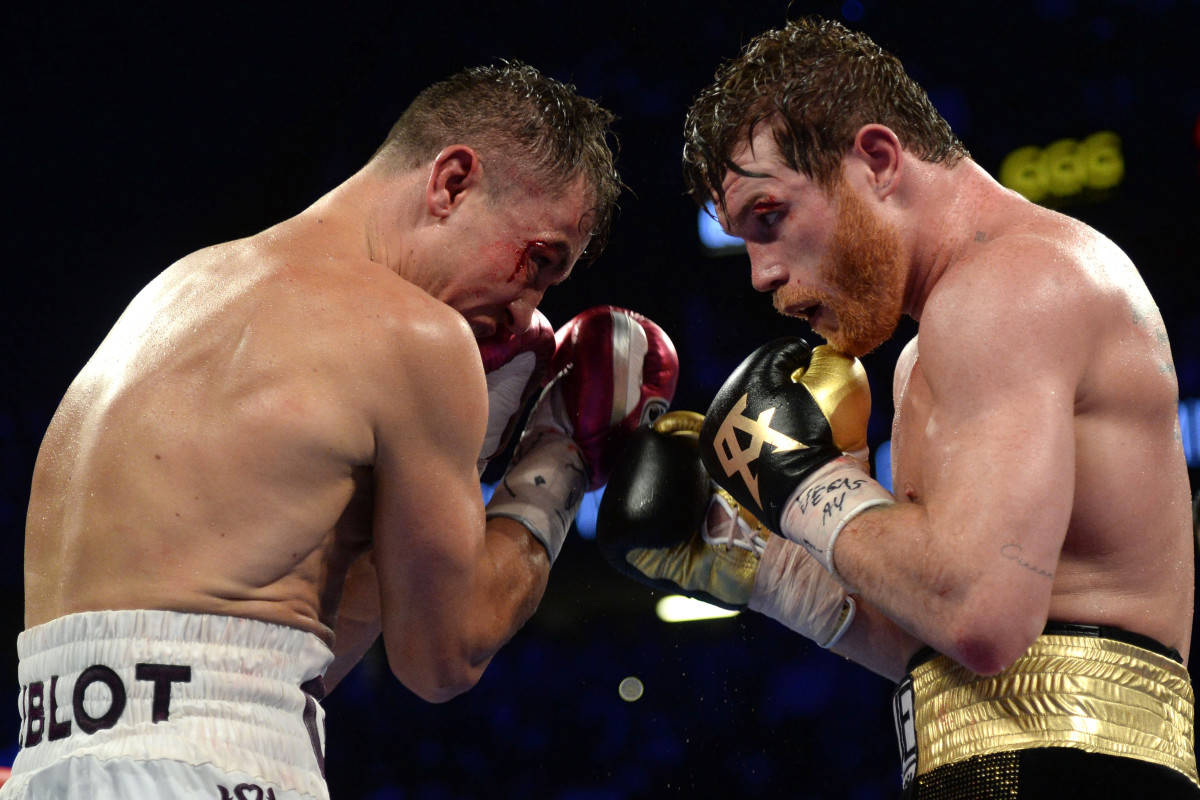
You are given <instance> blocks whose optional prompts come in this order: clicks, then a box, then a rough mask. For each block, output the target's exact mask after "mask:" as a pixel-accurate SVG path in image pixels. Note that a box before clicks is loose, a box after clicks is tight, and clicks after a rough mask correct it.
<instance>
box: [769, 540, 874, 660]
mask: <svg viewBox="0 0 1200 800" xmlns="http://www.w3.org/2000/svg"><path fill="white" fill-rule="evenodd" d="M747 605H748V606H749V607H750V608H751V609H752V610H754V611H757V612H759V613H760V614H763V615H764V616H767V617H770V618H771V619H773V620H775V621H777V622H780V623H782V624H783V625H784V626H785V627H787V628H788V629H790V630H793V631H796V632H797V633H799V634H801V635H802V636H807V637H808V638H809V639H812V640H813V641H814V642H816V643H817V644H818V645H819V646H821V647H824V648H826V649H828V648H830V647H833V646H834V645H835V644H837V642H838V640H839V639H841V638H842V635H843V634H845V632H846V630H847V629H848V628H849V627H850V623H851V622H853V621H854V610H855V604H854V598H852V597H850V595H848V594H847V593H846V591H845V589H843V588H842V587H841V585H840V584H839V583H838V582H837V581H836V580H834V579H833V577H832V576H831V575H830V574H829V573H828V572H826V571H825V570H824V569H823V568H822V566H821V564H819V563H818V562H817V561H816V560H814V559H813V558H812V557H811V556H809V555H808V553H807V552H805V550H804V549H803V548H801V547H798V546H796V544H795V543H793V542H790V541H788V540H787V539H784V538H782V537H779V536H772V537H771V539H770V541H768V542H767V547H766V550H764V552H763V556H762V561H761V562H760V564H759V567H758V573H757V574H756V575H755V579H754V588H753V589H752V590H751V592H750V601H749V602H748V603H747Z"/></svg>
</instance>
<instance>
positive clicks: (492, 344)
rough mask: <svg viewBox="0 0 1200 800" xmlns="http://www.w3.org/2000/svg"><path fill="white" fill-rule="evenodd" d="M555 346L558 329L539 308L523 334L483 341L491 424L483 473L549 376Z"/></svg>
mask: <svg viewBox="0 0 1200 800" xmlns="http://www.w3.org/2000/svg"><path fill="white" fill-rule="evenodd" d="M554 346H555V342H554V328H552V327H551V326H550V320H548V319H546V315H545V314H543V313H542V312H541V311H537V310H536V309H535V310H534V312H533V320H532V321H531V322H530V324H529V327H528V328H527V329H525V330H524V331H522V332H521V333H510V332H508V331H504V332H502V333H498V334H496V335H494V336H489V337H488V338H487V339H480V340H479V355H480V356H481V357H482V358H483V371H484V373H486V375H487V387H488V424H487V435H486V436H485V437H484V440H483V447H482V448H481V449H480V451H479V464H478V466H479V474H480V475H482V474H483V471H484V469H485V468H486V467H487V465H488V462H489V461H491V460H492V459H493V458H495V457H496V456H498V455H500V453H502V452H503V451H504V448H505V446H507V444H508V441H509V439H510V438H512V435H513V432H514V431H515V430H516V427H517V422H518V421H520V418H521V411H522V410H523V409H524V408H525V404H526V403H527V402H528V401H529V398H530V397H532V396H533V393H534V391H535V390H536V389H538V388H539V387H540V386H541V384H542V381H543V379H544V378H545V377H546V371H547V368H548V367H549V366H550V360H551V359H552V358H553V357H554Z"/></svg>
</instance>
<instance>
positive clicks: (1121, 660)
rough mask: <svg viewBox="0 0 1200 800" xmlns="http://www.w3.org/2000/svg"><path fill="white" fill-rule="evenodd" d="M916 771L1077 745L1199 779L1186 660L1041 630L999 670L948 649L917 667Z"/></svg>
mask: <svg viewBox="0 0 1200 800" xmlns="http://www.w3.org/2000/svg"><path fill="white" fill-rule="evenodd" d="M911 676H912V690H913V698H914V703H913V709H914V717H915V720H914V721H915V725H916V739H917V774H919V775H924V774H926V773H928V772H931V771H932V770H934V769H937V768H938V767H940V766H944V765H946V764H951V763H954V762H957V761H961V760H963V759H965V758H970V757H972V756H979V755H987V754H989V753H999V752H1006V751H1012V750H1023V749H1028V748H1034V747H1070V748H1075V749H1078V750H1084V751H1087V752H1089V753H1103V754H1108V755H1114V756H1124V757H1127V758H1137V759H1141V760H1143V761H1150V762H1153V763H1155V764H1161V765H1163V766H1166V767H1169V768H1171V769H1174V770H1177V771H1179V772H1182V773H1183V774H1185V775H1187V776H1188V777H1189V778H1190V779H1191V780H1192V782H1193V783H1196V784H1198V785H1200V778H1198V777H1197V774H1196V756H1195V751H1194V749H1193V736H1194V734H1193V715H1194V698H1193V694H1192V685H1191V682H1190V680H1189V678H1188V673H1187V670H1186V669H1185V668H1184V667H1183V665H1182V664H1179V663H1177V662H1175V661H1172V660H1171V659H1169V658H1166V657H1165V656H1161V655H1159V654H1157V653H1154V652H1151V651H1149V650H1144V649H1142V648H1140V647H1135V646H1133V645H1130V644H1125V643H1124V642H1118V641H1114V640H1112V639H1103V638H1092V637H1086V636H1045V635H1043V636H1041V637H1039V638H1038V639H1037V641H1036V642H1034V644H1033V646H1032V647H1031V648H1030V649H1029V651H1028V652H1027V653H1026V654H1025V655H1024V656H1022V657H1021V658H1020V659H1018V660H1017V662H1016V663H1015V664H1013V665H1012V666H1011V667H1009V668H1008V669H1007V670H1005V671H1004V672H1002V673H1000V674H998V675H990V676H983V675H976V674H975V673H973V672H970V671H969V670H967V669H964V668H963V667H961V666H959V665H958V664H956V663H955V662H953V661H951V660H950V659H949V658H946V657H945V656H941V655H939V656H935V657H934V658H932V659H930V660H929V661H927V662H925V663H924V664H921V665H920V666H918V667H916V668H915V669H914V670H913V671H912V673H911Z"/></svg>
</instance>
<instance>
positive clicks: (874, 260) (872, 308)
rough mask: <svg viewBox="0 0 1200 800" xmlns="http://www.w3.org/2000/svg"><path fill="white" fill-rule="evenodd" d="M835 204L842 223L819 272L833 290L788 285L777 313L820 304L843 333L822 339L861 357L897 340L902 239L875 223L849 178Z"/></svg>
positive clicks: (778, 298)
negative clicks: (894, 335)
mask: <svg viewBox="0 0 1200 800" xmlns="http://www.w3.org/2000/svg"><path fill="white" fill-rule="evenodd" d="M833 198H834V200H835V202H836V203H837V222H836V224H835V226H834V230H833V235H832V236H831V238H830V241H829V252H828V253H827V254H826V256H825V258H824V259H822V261H821V265H820V268H819V274H820V278H821V282H822V283H823V284H824V285H826V286H828V287H830V290H829V291H814V290H808V291H805V290H802V289H800V287H798V286H794V285H792V284H787V285H786V286H782V287H780V288H779V289H777V290H776V291H775V296H774V302H775V308H776V309H777V310H779V311H780V312H784V311H785V309H787V308H789V307H793V308H794V307H795V306H797V305H801V304H811V303H814V302H816V303H820V304H821V305H822V306H824V307H825V308H827V309H828V310H829V311H831V312H833V314H834V316H835V317H836V319H837V327H836V328H835V329H822V330H817V331H816V333H818V334H820V335H821V336H823V337H824V338H825V339H826V340H828V341H829V343H830V344H831V345H833V347H834V348H836V349H837V350H839V351H841V352H843V353H846V354H847V355H851V356H855V357H861V356H864V355H866V354H867V353H869V352H871V351H872V350H874V349H875V348H876V347H878V346H879V345H881V344H883V343H884V342H886V341H887V340H888V339H889V338H891V335H892V334H893V333H894V332H895V330H896V326H897V325H898V324H899V323H900V317H901V315H902V314H903V311H904V289H905V281H904V270H903V267H902V265H901V259H900V234H899V232H898V231H897V230H896V227H895V226H894V225H889V224H886V223H883V222H880V221H879V220H878V219H876V218H875V216H874V215H873V214H872V213H871V211H870V210H869V209H868V208H867V205H866V203H864V202H863V201H862V200H861V199H860V198H859V196H858V195H857V194H855V193H854V192H853V191H852V190H851V189H850V187H849V186H848V185H847V184H846V181H845V178H843V179H842V181H841V183H840V184H838V185H837V186H836V187H835V188H834V191H833ZM814 330H815V329H814Z"/></svg>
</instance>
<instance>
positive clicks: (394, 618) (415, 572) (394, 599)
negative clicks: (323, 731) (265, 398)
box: [374, 342, 487, 651]
mask: <svg viewBox="0 0 1200 800" xmlns="http://www.w3.org/2000/svg"><path fill="white" fill-rule="evenodd" d="M472 358H473V360H472ZM447 367H449V368H447ZM401 380H402V381H403V386H402V387H401V388H400V390H399V391H397V392H396V393H395V400H394V406H393V407H391V408H390V409H389V410H388V412H387V413H385V414H383V415H381V421H380V424H379V427H378V430H377V431H376V458H375V520H374V547H375V558H376V569H377V573H378V580H379V588H380V598H381V603H382V619H383V631H384V637H385V643H386V644H387V645H388V649H389V651H391V649H392V647H393V646H395V645H399V646H402V647H403V646H406V644H405V643H404V641H396V640H397V639H399V640H408V639H411V637H413V636H418V635H419V636H425V635H426V634H422V633H420V632H422V631H425V632H428V633H429V634H432V632H435V631H440V630H445V629H453V626H449V628H447V626H446V625H444V624H443V623H444V621H448V620H449V621H452V620H453V618H454V615H456V614H458V613H459V609H458V608H457V604H456V598H458V597H460V596H461V595H462V593H463V586H464V583H465V582H468V581H469V580H470V578H471V571H472V569H473V568H474V567H475V564H476V563H477V562H478V560H479V553H480V551H481V550H482V548H483V545H484V542H483V537H484V510H483V498H482V495H481V492H480V486H479V478H478V472H477V470H476V461H477V458H478V455H479V449H480V447H481V446H482V443H483V436H484V427H485V422H486V418H487V390H486V384H485V383H484V379H483V369H482V366H481V365H480V364H479V361H478V353H477V351H475V350H474V344H473V342H468V343H467V347H463V346H462V343H458V346H453V345H452V344H451V345H443V351H442V352H438V353H436V354H435V353H428V352H425V353H422V354H421V357H419V358H416V359H410V363H409V365H408V368H407V369H406V370H404V374H403V375H402V377H401ZM410 643H411V644H412V646H414V647H417V648H418V649H420V648H421V647H423V646H425V645H422V644H420V643H412V642H410Z"/></svg>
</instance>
